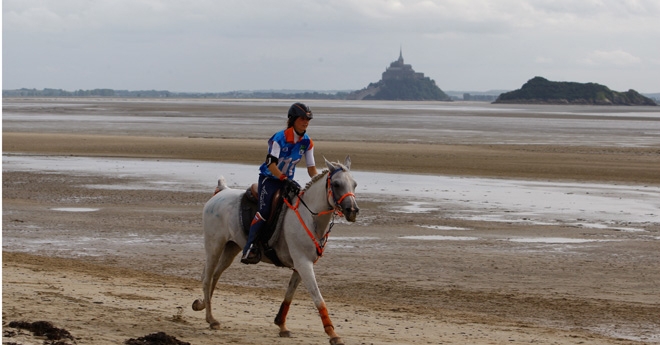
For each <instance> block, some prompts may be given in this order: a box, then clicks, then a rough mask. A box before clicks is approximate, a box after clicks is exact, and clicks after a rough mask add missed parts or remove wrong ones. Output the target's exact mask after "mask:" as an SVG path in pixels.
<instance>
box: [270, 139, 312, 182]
mask: <svg viewBox="0 0 660 345" xmlns="http://www.w3.org/2000/svg"><path fill="white" fill-rule="evenodd" d="M268 154H269V155H271V156H273V157H277V158H278V161H277V167H278V168H279V169H280V171H281V172H282V173H284V174H286V176H287V177H288V178H290V179H293V175H294V173H295V172H296V164H298V162H300V160H301V159H302V157H305V162H306V163H307V166H308V167H312V166H315V165H316V164H315V162H314V142H313V141H312V138H310V137H309V135H307V133H305V134H303V136H302V137H301V136H299V135H298V134H296V132H295V131H294V130H293V127H289V128H287V129H285V130H281V131H279V132H277V133H275V134H273V136H272V137H271V138H270V139H269V140H268ZM266 164H267V163H264V164H262V165H261V167H260V168H259V172H260V173H261V175H265V176H270V177H274V178H279V176H273V174H271V172H270V170H268V166H266Z"/></svg>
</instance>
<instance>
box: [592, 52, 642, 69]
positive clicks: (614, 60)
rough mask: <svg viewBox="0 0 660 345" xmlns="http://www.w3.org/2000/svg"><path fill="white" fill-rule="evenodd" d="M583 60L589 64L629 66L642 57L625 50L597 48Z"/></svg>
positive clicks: (638, 61) (636, 62)
mask: <svg viewBox="0 0 660 345" xmlns="http://www.w3.org/2000/svg"><path fill="white" fill-rule="evenodd" d="M582 62H583V63H584V64H587V65H592V66H595V65H601V66H602V65H614V66H629V65H636V64H639V63H641V62H642V59H640V58H638V57H636V56H634V55H632V54H630V53H628V52H625V51H623V50H612V51H602V50H596V51H594V52H592V53H591V54H589V56H587V57H586V58H584V59H582Z"/></svg>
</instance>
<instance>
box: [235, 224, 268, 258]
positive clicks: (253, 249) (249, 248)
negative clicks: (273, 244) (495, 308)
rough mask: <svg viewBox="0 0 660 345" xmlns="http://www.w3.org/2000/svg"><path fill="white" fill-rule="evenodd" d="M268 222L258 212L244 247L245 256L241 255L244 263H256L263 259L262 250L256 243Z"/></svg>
mask: <svg viewBox="0 0 660 345" xmlns="http://www.w3.org/2000/svg"><path fill="white" fill-rule="evenodd" d="M265 223H266V222H265V221H264V220H263V218H261V214H259V212H257V214H256V215H255V216H254V219H253V220H252V224H251V225H250V233H249V234H248V240H247V243H246V244H245V247H244V248H243V256H242V257H241V262H242V263H244V264H256V263H259V261H261V251H260V250H259V247H258V246H257V245H256V244H255V243H254V241H255V240H256V239H257V236H258V235H259V232H260V230H261V228H262V227H263V226H264V224H265Z"/></svg>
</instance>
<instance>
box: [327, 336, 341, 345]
mask: <svg viewBox="0 0 660 345" xmlns="http://www.w3.org/2000/svg"><path fill="white" fill-rule="evenodd" d="M330 345H344V342H343V341H342V340H341V338H340V337H334V338H332V339H330Z"/></svg>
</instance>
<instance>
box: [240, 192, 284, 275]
mask: <svg viewBox="0 0 660 345" xmlns="http://www.w3.org/2000/svg"><path fill="white" fill-rule="evenodd" d="M282 194H287V193H282V191H280V190H278V191H277V192H275V196H274V197H273V204H272V205H271V212H270V216H269V217H268V219H267V220H266V224H265V225H264V226H263V228H261V232H260V233H259V234H257V239H256V241H255V242H256V245H258V246H259V247H260V248H261V250H262V252H263V254H264V255H265V256H266V257H267V258H268V259H270V261H271V262H272V263H273V264H274V265H275V266H279V267H284V264H282V262H281V261H280V259H279V258H278V257H277V253H276V252H275V249H274V248H272V247H271V246H270V245H269V244H268V243H269V242H271V239H276V237H275V236H274V235H275V232H276V230H277V229H278V226H277V224H278V223H279V219H280V215H281V214H282V206H283V205H284V202H283V198H284V196H283V195H282ZM258 202H259V195H258V190H257V184H256V183H254V184H252V185H251V186H250V187H248V188H247V190H245V193H244V194H243V197H242V198H241V207H240V214H239V216H240V220H241V224H242V225H243V233H244V234H245V236H246V237H247V235H248V233H249V232H250V225H251V224H252V220H253V219H254V216H255V214H257V211H258V209H259V207H258V205H257V203H258ZM273 242H274V241H273Z"/></svg>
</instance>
